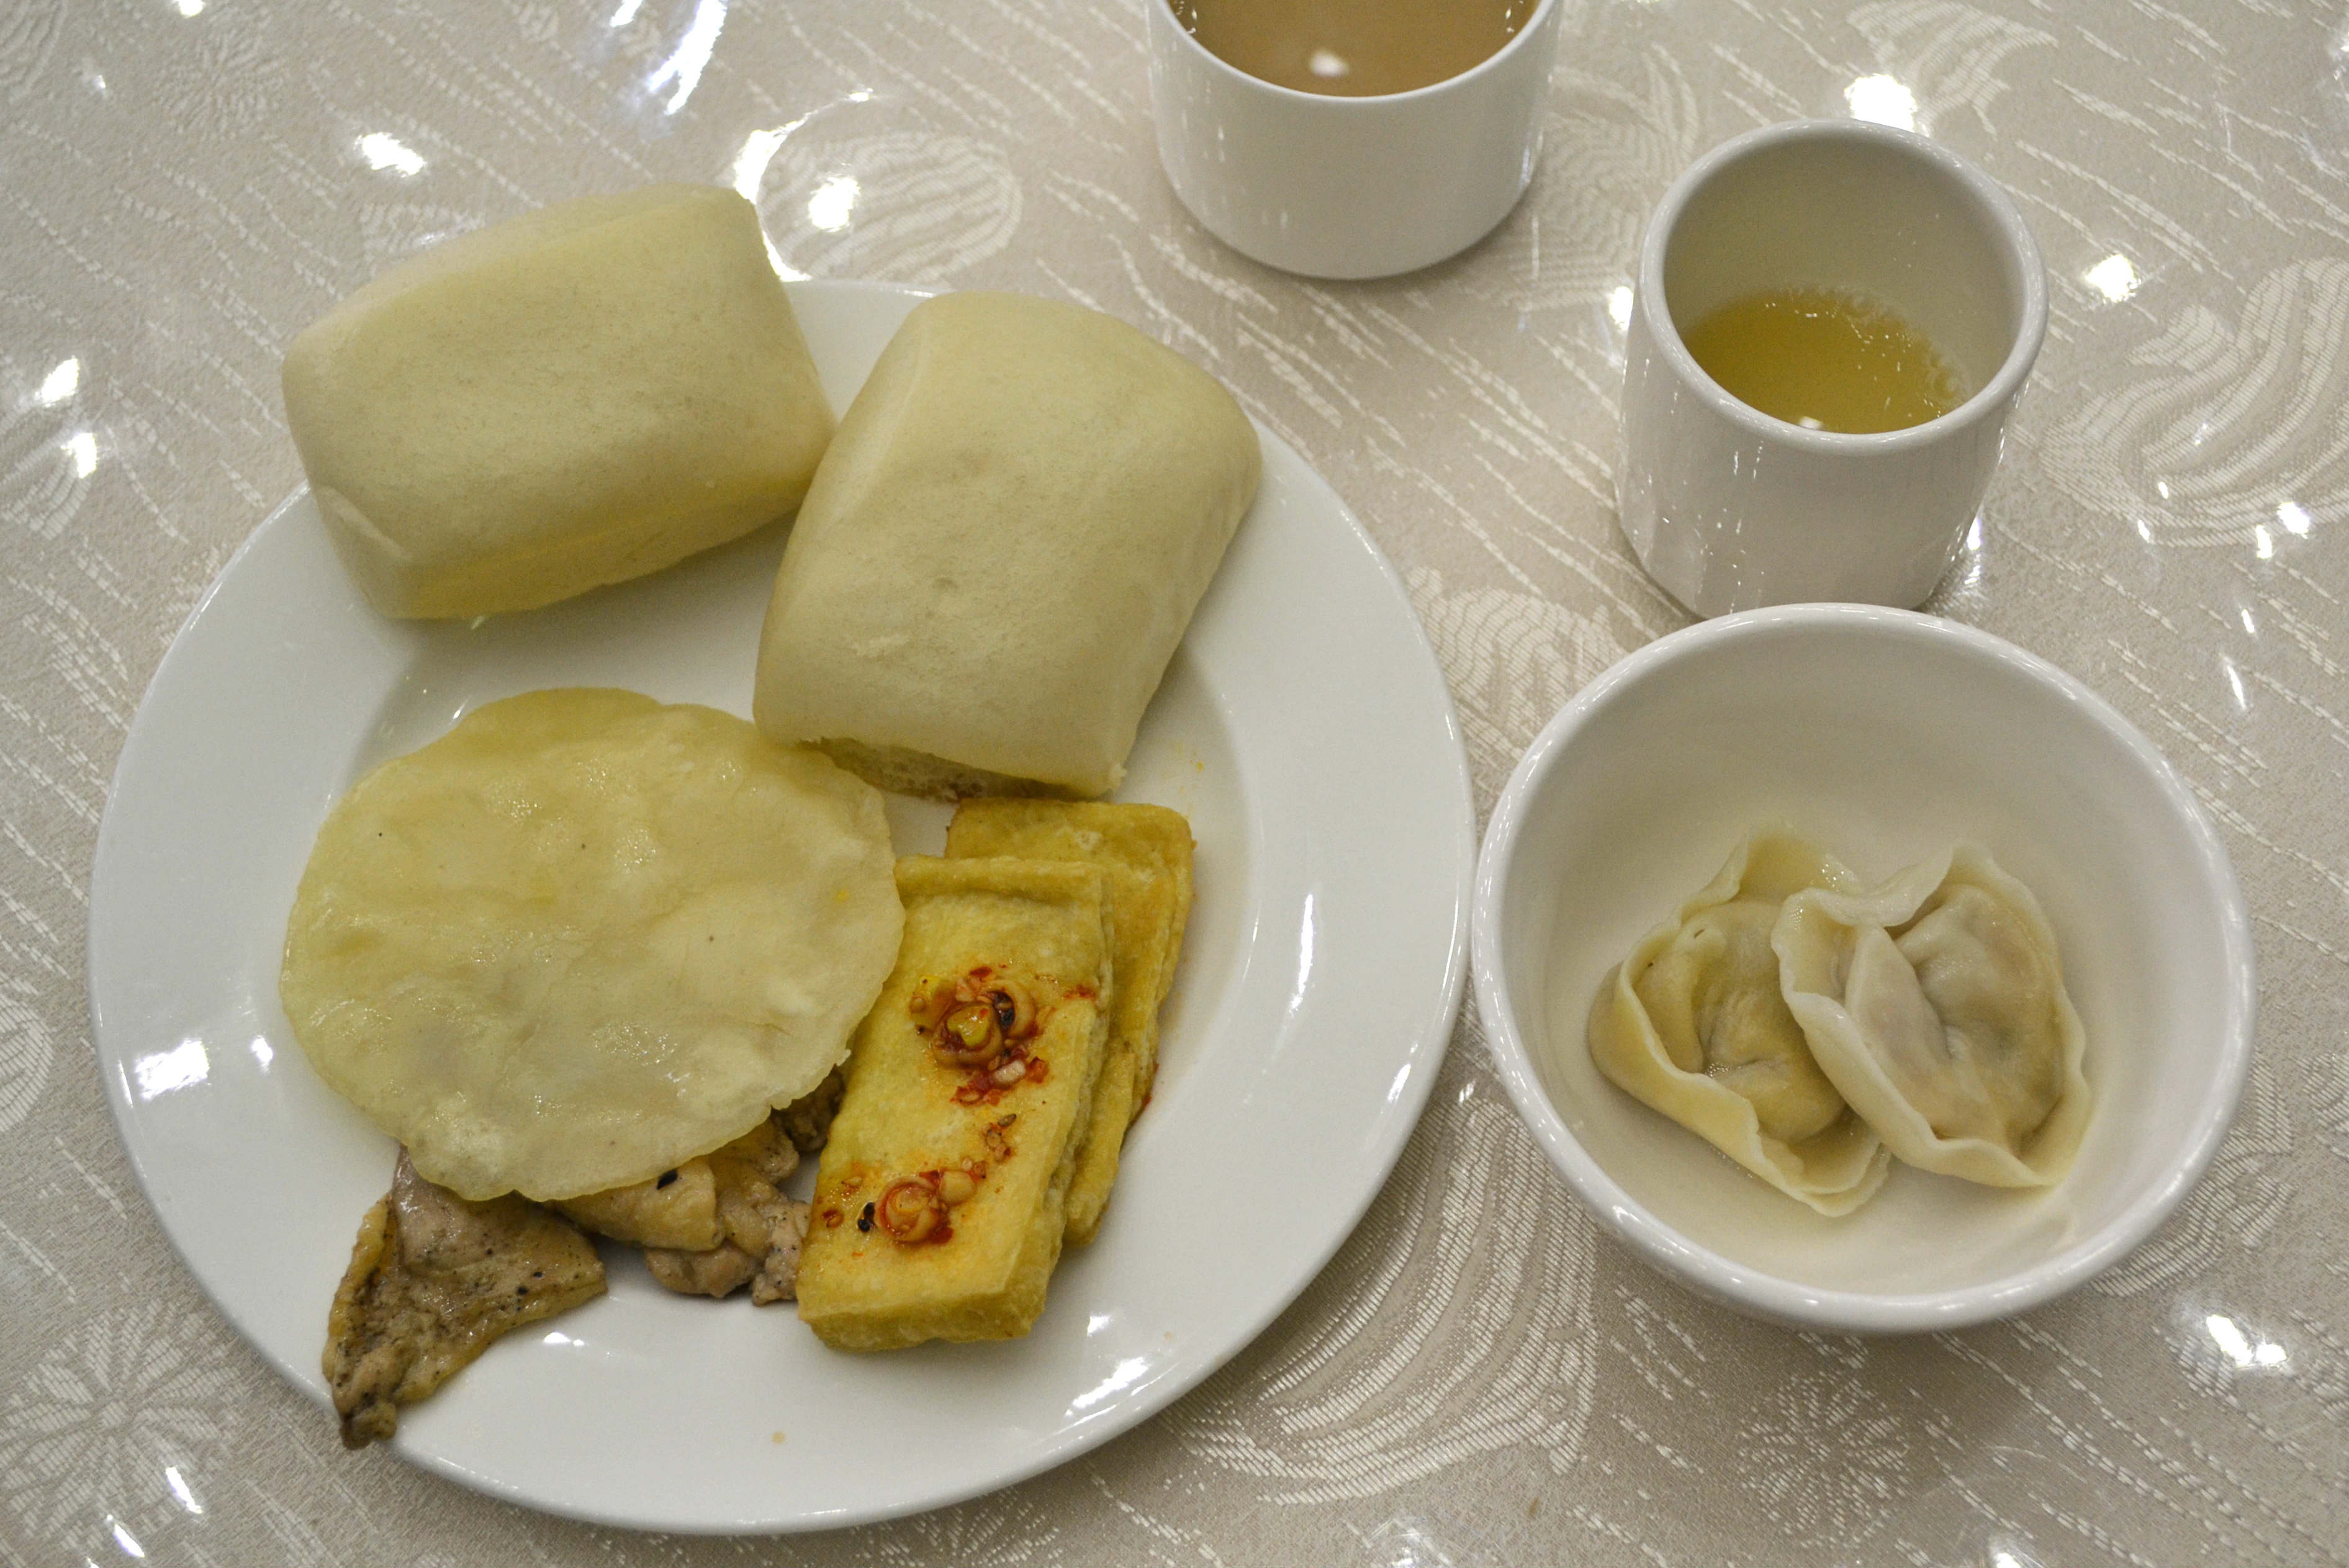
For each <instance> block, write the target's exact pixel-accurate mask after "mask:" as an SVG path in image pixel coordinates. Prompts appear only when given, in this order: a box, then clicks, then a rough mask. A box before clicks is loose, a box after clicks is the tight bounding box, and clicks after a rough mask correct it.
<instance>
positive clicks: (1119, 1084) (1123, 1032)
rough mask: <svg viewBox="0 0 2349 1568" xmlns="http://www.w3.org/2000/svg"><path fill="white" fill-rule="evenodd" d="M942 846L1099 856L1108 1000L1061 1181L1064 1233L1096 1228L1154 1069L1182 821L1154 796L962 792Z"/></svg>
mask: <svg viewBox="0 0 2349 1568" xmlns="http://www.w3.org/2000/svg"><path fill="white" fill-rule="evenodd" d="M1191 854H1192V845H1191V825H1190V823H1188V822H1186V821H1185V820H1184V819H1183V816H1182V813H1180V812H1178V811H1171V810H1167V809H1166V808H1165V807H1164V806H1143V805H1114V804H1103V803H1099V802H1092V801H1076V802H1072V801H1065V800H1034V799H974V800H965V801H964V802H963V803H962V804H961V805H960V806H958V807H957V808H956V810H955V816H954V821H953V823H952V824H951V825H950V826H948V828H947V855H948V856H950V857H954V858H957V859H958V858H961V857H964V856H976V855H1018V856H1024V857H1027V858H1029V859H1033V860H1053V861H1081V862H1083V863H1085V864H1088V865H1094V866H1099V867H1100V868H1101V870H1102V874H1103V876H1104V877H1105V879H1106V884H1105V885H1106V886H1107V888H1108V891H1109V899H1110V909H1111V925H1112V948H1113V954H1114V965H1113V966H1114V967H1115V969H1116V972H1117V1004H1116V1006H1115V1007H1114V1008H1113V1009H1112V1016H1111V1021H1110V1038H1109V1052H1108V1055H1107V1056H1106V1057H1104V1058H1103V1059H1102V1078H1101V1088H1099V1089H1098V1090H1097V1091H1096V1092H1095V1094H1094V1098H1093V1114H1092V1119H1091V1120H1090V1121H1089V1122H1088V1124H1087V1126H1086V1129H1085V1133H1084V1139H1083V1141H1082V1143H1081V1146H1080V1148H1079V1149H1078V1151H1077V1170H1076V1175H1075V1176H1074V1177H1073V1178H1072V1179H1071V1181H1070V1184H1069V1201H1068V1215H1069V1219H1068V1228H1069V1238H1068V1239H1069V1240H1070V1241H1071V1242H1072V1243H1076V1244H1077V1245H1079V1246H1082V1245H1084V1244H1085V1243H1089V1242H1091V1241H1092V1239H1093V1236H1094V1235H1095V1234H1096V1233H1098V1232H1099V1231H1100V1229H1101V1222H1102V1213H1103V1212H1105V1211H1106V1210H1107V1209H1108V1207H1109V1198H1110V1188H1111V1185H1112V1183H1113V1182H1114V1181H1116V1180H1117V1169H1118V1161H1119V1158H1120V1156H1121V1154H1122V1153H1123V1150H1124V1146H1125V1130H1126V1128H1127V1127H1128V1126H1129V1125H1130V1124H1131V1123H1132V1122H1133V1119H1134V1118H1135V1117H1138V1116H1140V1115H1141V1114H1142V1108H1143V1105H1144V1104H1145V1103H1147V1102H1148V1100H1149V1099H1150V1088H1151V1084H1152V1082H1153V1081H1154V1079H1155V1078H1156V1076H1157V1072H1158V1009H1159V1006H1160V1005H1161V1004H1162V1003H1164V1001H1165V1000H1166V993H1167V992H1168V991H1169V990H1170V989H1172V988H1173V986H1174V964H1175V960H1176V958H1177V957H1178V956H1179V955H1180V954H1181V953H1182V950H1183V930H1184V927H1185V925H1186V924H1187V923H1189V921H1190V916H1191Z"/></svg>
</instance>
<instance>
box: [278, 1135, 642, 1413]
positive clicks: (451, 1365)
mask: <svg viewBox="0 0 2349 1568" xmlns="http://www.w3.org/2000/svg"><path fill="white" fill-rule="evenodd" d="M603 1294H604V1264H603V1260H601V1259H600V1258H598V1257H597V1256H596V1255H595V1243H592V1242H590V1241H588V1239H587V1238H586V1237H585V1236H584V1235H582V1234H581V1233H579V1231H578V1229H577V1227H575V1226H574V1225H572V1224H571V1223H570V1222H567V1221H565V1220H564V1219H563V1218H562V1217H561V1216H560V1215H557V1214H554V1213H550V1212H548V1211H546V1210H544V1209H543V1208H541V1207H539V1206H538V1205H537V1204H535V1203H533V1202H530V1201H529V1200H527V1199H524V1198H519V1197H515V1196H513V1195H512V1194H511V1193H509V1194H508V1195H506V1196H505V1197H502V1198H492V1199H491V1200H490V1201H489V1202H486V1203H471V1202H466V1201H465V1200H464V1199H462V1198H460V1197H458V1196H457V1195H456V1194H455V1193H454V1192H451V1191H448V1190H447V1189H446V1188H443V1187H436V1186H434V1185H433V1184H432V1183H431V1182H429V1181H426V1180H424V1178H422V1177H421V1176H419V1175H418V1174H417V1173H416V1171H415V1168H414V1167H413V1166H411V1165H409V1162H408V1152H407V1150H401V1151H400V1155H399V1164H398V1167H397V1168H396V1169H395V1170H394V1171H393V1173H392V1179H391V1191H390V1192H389V1193H388V1194H387V1195H386V1196H385V1197H384V1198H383V1199H381V1200H380V1201H379V1202H377V1204H376V1205H375V1207H374V1208H372V1209H369V1210H368V1211H367V1218H366V1219H364V1220H362V1221H360V1222H359V1234H358V1240H357V1242H356V1243H353V1245H352V1247H351V1264H350V1268H349V1269H348V1270H347V1272H346V1273H345V1274H344V1275H343V1283H342V1285H341V1287H340V1288H338V1289H337V1290H336V1292H335V1305H334V1306H333V1308H332V1309H331V1310H330V1311H329V1312H328V1313H327V1315H326V1355H325V1357H323V1365H324V1367H325V1369H326V1386H327V1387H328V1388H329V1389H330V1390H332V1391H333V1394H334V1398H335V1413H336V1415H337V1416H339V1417H341V1418H342V1426H343V1446H344V1447H345V1448H351V1449H357V1448H365V1447H366V1446H367V1444H368V1443H371V1442H375V1441H378V1440H379V1439H385V1438H388V1437H390V1436H391V1435H392V1433H393V1432H395V1431H397V1430H398V1428H399V1407H400V1406H402V1405H413V1404H414V1403H416V1402H417V1401H418V1400H419V1399H421V1398H425V1397H426V1396H427V1395H429V1394H430V1393H431V1392H432V1391H433V1390H434V1389H435V1388H438V1387H440V1385H441V1384H443V1383H445V1382H447V1381H448V1380H449V1379H450V1377H453V1376H455V1375H456V1373H457V1372H458V1371H459V1370H460V1368H462V1367H464V1366H465V1365H466V1364H467V1363H469V1362H471V1360H472V1359H473V1358H474V1357H477V1356H479V1355H480V1354H481V1352H482V1351H483V1350H485V1349H487V1348H488V1347H489V1345H490V1342H491V1341H492V1340H493V1339H495V1338H497V1337H498V1336H500V1335H502V1334H504V1333H506V1332H508V1331H509V1330H512V1329H516V1328H520V1327H521V1326H523V1325H524V1324H527V1323H535V1322H537V1321H538V1320H539V1319H541V1318H544V1317H552V1316H554V1315H555V1314H556V1313H558V1312H566V1311H568V1310H570V1309H571V1308H572V1307H574V1306H577V1305H580V1304H581V1303H582V1302H585V1301H589V1300H592V1299H593V1298H595V1297H596V1296H599V1295H603Z"/></svg>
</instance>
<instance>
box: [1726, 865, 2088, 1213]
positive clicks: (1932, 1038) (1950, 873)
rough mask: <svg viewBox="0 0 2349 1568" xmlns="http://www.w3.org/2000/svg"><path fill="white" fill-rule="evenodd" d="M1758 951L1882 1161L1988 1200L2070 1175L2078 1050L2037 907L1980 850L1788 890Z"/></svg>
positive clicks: (2079, 1124) (2079, 1039)
mask: <svg viewBox="0 0 2349 1568" xmlns="http://www.w3.org/2000/svg"><path fill="white" fill-rule="evenodd" d="M1772 943H1773V945H1774V946H1775V948H1776V949H1777V952H1778V954H1779V957H1780V959H1781V962H1782V965H1783V971H1784V981H1785V997H1786V1004H1787V1006H1788V1007H1789V1008H1790V1009H1791V1011H1792V1012H1793V1014H1794V1016H1795V1017H1796V1018H1797V1019H1799V1020H1800V1021H1801V1024H1802V1026H1803V1030H1804V1033H1805V1034H1806V1036H1807V1037H1808V1038H1809V1041H1810V1047H1811V1054H1812V1055H1813V1057H1815V1058H1816V1061H1817V1063H1818V1066H1819V1068H1821V1069H1822V1070H1823V1071H1824V1072H1825V1073H1826V1076H1827V1077H1828V1078H1830V1079H1832V1080H1833V1081H1834V1083H1835V1086H1836V1088H1837V1089H1838V1090H1840V1091H1841V1093H1842V1095H1843V1097H1844V1099H1847V1100H1848V1101H1850V1103H1851V1105H1852V1107H1853V1109H1856V1110H1857V1111H1858V1112H1859V1114H1860V1115H1861V1116H1863V1117H1865V1118H1866V1119H1868V1123H1869V1124H1870V1125H1871V1126H1873V1127H1874V1128H1875V1129H1876V1130H1877V1132H1878V1135H1879V1136H1881V1137H1882V1138H1883V1140H1884V1141H1885V1143H1886V1144H1887V1145H1889V1147H1890V1149H1891V1150H1892V1152H1893V1153H1894V1154H1896V1155H1898V1156H1899V1158H1900V1159H1902V1160H1904V1161H1907V1162H1908V1163H1909V1164H1911V1165H1915V1166H1918V1167H1920V1168H1921V1169H1923V1170H1927V1171H1940V1172H1941V1173H1943V1174H1945V1175H1950V1176H1961V1177H1964V1178H1965V1179H1966V1180H1968V1181H1980V1182H1982V1183H1985V1184H1987V1185H1989V1186H1993V1187H2044V1186H2047V1185H2050V1184H2052V1183H2054V1181H2059V1180H2060V1179H2061V1178H2062V1177H2063V1175H2064V1171H2067V1170H2069V1169H2070V1167H2071V1164H2072V1159H2073V1156H2074V1155H2075V1154H2076V1153H2077V1152H2078V1151H2079V1147H2080V1133H2081V1130H2082V1128H2083V1127H2084V1126H2085V1123H2086V1121H2087V1116H2088V1107H2089V1094H2088V1084H2087V1079H2086V1078H2085V1076H2084V1075H2083V1073H2082V1070H2081V1056H2082V1053H2083V1050H2084V1048H2085V1036H2084V1034H2083V1032H2082V1030H2081V1027H2080V1018H2079V1015H2078V1014H2077V1013H2075V1012H2074V1011H2073V1008H2072V1001H2071V998H2070V997H2069V996H2067V995H2065V994H2064V974H2063V966H2062V965H2061V963H2060V962H2059V961H2058V958H2057V956H2056V952H2055V935H2054V932H2053V931H2051V930H2050V929H2049V928H2048V924H2047V920H2046V917H2045V916H2044V915H2043V914H2042V913H2040V910H2039V904H2038V901H2037V900H2035V899H2033V897H2032V896H2031V891H2030V889H2028V888H2026V887H2024V886H2023V884H2022V883H2021V882H2017V881H2015V880H2014V879H2013V877H2011V876H2009V875H2007V874H2006V872H2002V871H2001V870H2000V869H1999V867H1998V865H1997V863H1996V862H1995V861H1992V859H1991V857H1990V854H1989V851H1985V850H1983V849H1982V848H1980V847H1979V846H1976V845H1971V844H1962V845H1960V846H1959V847H1958V848H1957V849H1955V850H1953V851H1951V852H1950V853H1948V854H1946V855H1942V856H1940V857H1938V858H1936V859H1934V860H1931V861H1925V862H1923V863H1922V864H1920V865H1917V866H1912V867H1910V868H1909V870H1907V871H1905V872H1901V873H1900V874H1899V875H1898V876H1896V877H1894V878H1892V879H1891V880H1890V881H1889V882H1886V883H1885V884H1884V885H1883V886H1882V887H1880V888H1878V889H1876V890H1874V891H1873V892H1867V893H1863V894H1851V893H1847V892H1838V891H1834V890H1829V889H1826V888H1820V889H1815V890H1812V891H1810V892H1802V893H1798V894H1797V895H1795V897H1793V898H1790V899H1788V900H1787V902H1786V905H1785V912H1784V913H1783V914H1782V915H1781V916H1780V917H1779V921H1778V925H1777V929H1776V931H1775V934H1774V935H1773V937H1772Z"/></svg>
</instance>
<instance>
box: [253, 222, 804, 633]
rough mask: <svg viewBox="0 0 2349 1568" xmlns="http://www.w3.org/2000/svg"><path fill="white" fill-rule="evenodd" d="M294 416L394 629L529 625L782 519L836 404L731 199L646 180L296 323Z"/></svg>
mask: <svg viewBox="0 0 2349 1568" xmlns="http://www.w3.org/2000/svg"><path fill="white" fill-rule="evenodd" d="M285 418H286V422H287V424H288V425H289V426H291V427H292V429H293V432H294V443H295V447H296V448H297V449H299V450H300V452H301V455H302V466H303V468H304V469H305V470H306V471H307V472H308V474H309V478H310V488H311V491H312V493H313V494H314V495H315V496H316V500H317V505H318V511H319V513H320V515H321V516H323V517H324V518H325V519H326V528H327V531H328V532H329V534H330V535H331V536H332V537H333V539H334V542H335V546H336V551H337V552H339V553H340V555H341V556H342V559H343V562H344V564H345V565H346V566H347V568H348V569H349V571H350V573H351V575H352V577H353V579H354V580H356V582H357V584H358V586H359V589H360V591H361V592H362V593H365V594H366V596H367V601H368V602H369V603H372V604H373V605H374V606H375V607H376V608H377V609H378V610H380V611H382V612H383V613H384V614H387V615H399V616H416V617H450V616H472V615H481V614H493V613H496V612H500V611H507V610H527V609H532V608H533V607H535V606H537V605H541V604H547V603H553V602H554V601H555V600H558V599H565V598H568V597H570V596H571V595H573V594H574V593H585V591H586V590H588V589H590V588H595V587H600V586H602V585H603V584H605V583H617V582H621V581H623V580H625V579H626V578H631V577H637V576H641V575H643V574H644V573H648V572H655V571H658V570H659V569H660V568H662V567H664V566H667V565H669V564H671V563H672V562H678V561H681V560H683V559H684V558H685V557H686V556H688V555H691V554H693V553H695V552H698V551H702V550H707V549H709V548H710V547H711V546H713V545H718V544H722V543H724V542H727V541H728V540H730V539H734V538H738V537H740V535H742V534H745V533H748V532H750V531H751V530H752V529H755V528H757V527H759V526H760V525H761V524H762V523H766V522H771V521H774V520H775V519H777V518H780V517H782V516H784V515H785V514H787V513H788V512H790V511H792V508H793V507H795V506H797V505H798V504H799V502H800V499H801V497H802V496H803V495H805V494H806V493H807V487H808V483H809V480H811V479H812V477H813V475H814V473H815V466H816V460H817V459H819V458H821V457H822V456H823V449H824V446H825V443H826V442H827V441H829V440H830V439H831V437H832V429H833V418H832V409H831V405H830V404H829V403H827V402H826V401H825V399H824V395H823V387H821V386H820V385H819V384H818V382H817V379H816V370H815V365H814V362H813V361H812V359H810V357H809V356H808V351H807V345H806V343H805V341H804V340H803V339H802V337H801V335H800V329H799V324H798V322H797V321H796V320H795V319H794V318H793V316H792V306H791V301H790V300H789V299H788V298H787V297H786V296H785V294H784V292H783V285H782V283H781V280H779V279H778V278H777V277H776V275H775V272H774V269H773V267H772V266H771V264H770V263H769V262H768V259H767V249H766V242H765V240H764V239H763V237H762V236H761V232H760V229H759V217H758V213H757V211H755V210H754V209H753V208H752V207H751V205H750V202H748V201H744V200H743V199H742V198H741V197H740V196H739V195H737V194H736V193H735V192H733V191H725V190H720V189H719V188H717V187H715V186H706V185H652V186H647V187H645V188H644V189H642V190H637V191H627V192H625V193H623V194H620V195H616V196H588V197H583V198H581V199H579V200H577V201H565V202H563V203H561V204H559V205H557V206H553V207H548V208H544V209H543V210H541V211H535V212H531V213H527V214H525V215H523V216H522V217H519V218H514V219H512V220H509V221H508V222H502V223H499V224H497V225H495V226H494V227H492V228H488V229H483V230H481V231H479V232H475V233H471V234H466V235H464V236H462V237H460V238H458V239H454V240H450V241H448V242H444V243H442V244H440V245H436V246H434V247H433V248H432V249H430V250H429V251H427V252H425V253H422V254H421V255H419V256H417V257H416V258H414V259H413V260H411V261H409V262H405V263H401V264H400V265H399V266H397V267H395V268H393V269H392V270H391V271H390V272H388V273H384V274H383V275H382V276H381V277H379V278H377V279H376V280H375V281H374V282H372V283H370V284H367V286H366V287H364V288H362V289H360V290H359V291H358V292H357V294H353V295H351V296H350V298H348V299H347V300H345V301H344V302H343V303H342V304H338V305H336V307H335V308H334V309H332V310H330V311H328V312H327V313H326V315H323V316H321V317H319V318H318V319H317V320H316V322H314V323H312V324H311V325H309V326H308V327H307V328H305V330H304V331H303V333H302V335H300V336H298V337H296V338H295V340H294V345H293V346H292V347H291V348H290V349H288V350H287V352H286V356H285Z"/></svg>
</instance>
